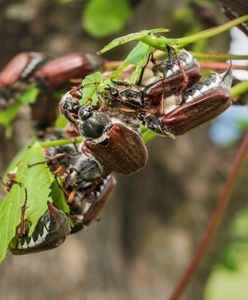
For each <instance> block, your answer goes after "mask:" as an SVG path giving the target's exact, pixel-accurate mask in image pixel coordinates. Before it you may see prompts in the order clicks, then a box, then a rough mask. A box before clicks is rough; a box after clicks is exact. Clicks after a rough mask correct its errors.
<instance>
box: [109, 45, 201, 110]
mask: <svg viewBox="0 0 248 300" xmlns="http://www.w3.org/2000/svg"><path fill="white" fill-rule="evenodd" d="M176 57H177V59H176V60H175V62H174V63H173V65H172V67H171V68H168V67H167V65H168V64H169V65H170V59H167V60H165V61H163V62H162V63H161V64H157V65H155V66H154V67H153V70H154V71H153V72H152V75H151V76H149V78H148V79H146V80H143V81H142V80H139V81H141V85H131V84H129V83H126V82H122V81H113V83H114V84H115V85H116V87H107V88H106V92H107V98H108V99H109V100H110V101H111V102H121V103H122V104H123V105H126V106H128V107H134V108H135V107H139V108H149V107H151V106H159V105H160V104H161V100H162V99H165V98H167V97H169V96H171V95H173V94H181V93H182V92H183V91H184V90H186V89H187V88H188V87H189V86H191V85H193V84H194V83H196V82H197V81H199V79H200V76H201V75H200V67H199V64H198V62H197V61H196V60H195V59H194V57H193V56H192V55H191V54H190V53H189V52H187V51H186V50H182V51H181V52H179V54H178V55H177V56H176Z"/></svg>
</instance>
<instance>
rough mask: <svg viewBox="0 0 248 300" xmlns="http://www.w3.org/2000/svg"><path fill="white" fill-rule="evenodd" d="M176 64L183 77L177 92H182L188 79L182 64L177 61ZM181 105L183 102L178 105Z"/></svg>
mask: <svg viewBox="0 0 248 300" xmlns="http://www.w3.org/2000/svg"><path fill="white" fill-rule="evenodd" d="M177 62H178V66H179V69H180V71H181V73H182V75H183V82H182V84H181V86H180V87H179V91H180V92H183V91H184V90H185V89H186V88H187V86H188V84H189V77H188V75H187V74H186V72H185V70H184V67H183V64H182V62H181V61H180V60H179V59H177ZM182 103H183V101H181V103H180V104H182Z"/></svg>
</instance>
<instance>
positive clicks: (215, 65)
mask: <svg viewBox="0 0 248 300" xmlns="http://www.w3.org/2000/svg"><path fill="white" fill-rule="evenodd" d="M200 66H201V68H202V69H214V70H228V69H229V68H230V64H228V63H224V62H201V63H200ZM231 67H232V70H248V65H247V66H243V65H232V66H231Z"/></svg>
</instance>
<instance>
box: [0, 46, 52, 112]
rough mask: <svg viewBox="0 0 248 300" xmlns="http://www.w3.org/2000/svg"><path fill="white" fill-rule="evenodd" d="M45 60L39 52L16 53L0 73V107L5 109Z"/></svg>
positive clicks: (45, 56)
mask: <svg viewBox="0 0 248 300" xmlns="http://www.w3.org/2000/svg"><path fill="white" fill-rule="evenodd" d="M46 60H47V55H45V54H43V53H40V52H23V53H20V54H18V55H16V56H15V57H14V58H13V59H12V60H11V61H10V62H9V63H8V64H7V65H6V66H5V68H4V69H3V70H2V72H1V73H0V109H5V108H6V107H8V106H9V104H10V103H11V100H13V99H15V98H16V95H17V94H18V93H19V92H21V91H23V90H25V89H26V88H27V85H28V84H29V83H30V81H31V78H32V76H33V74H34V72H35V71H36V70H37V68H39V67H40V66H41V65H42V64H43V63H45V61H46Z"/></svg>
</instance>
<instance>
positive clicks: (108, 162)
mask: <svg viewBox="0 0 248 300" xmlns="http://www.w3.org/2000/svg"><path fill="white" fill-rule="evenodd" d="M107 137H108V140H107V144H106V145H105V143H96V142H95V141H93V140H88V141H85V146H86V147H87V148H88V149H89V150H90V151H91V153H92V155H93V156H94V157H95V158H96V159H97V160H98V161H99V162H100V163H101V164H102V165H104V166H106V167H107V169H110V170H112V171H114V172H117V173H121V174H124V175H129V174H132V173H135V172H137V171H139V170H140V169H142V168H143V167H144V166H145V165H146V162H147V157H148V155H147V149H146V146H145V144H144V142H143V140H142V138H141V137H140V136H139V134H138V133H136V132H135V131H134V130H132V129H129V128H127V127H126V126H124V125H123V124H120V123H115V124H113V125H112V126H111V127H110V129H109V130H108V131H107Z"/></svg>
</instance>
